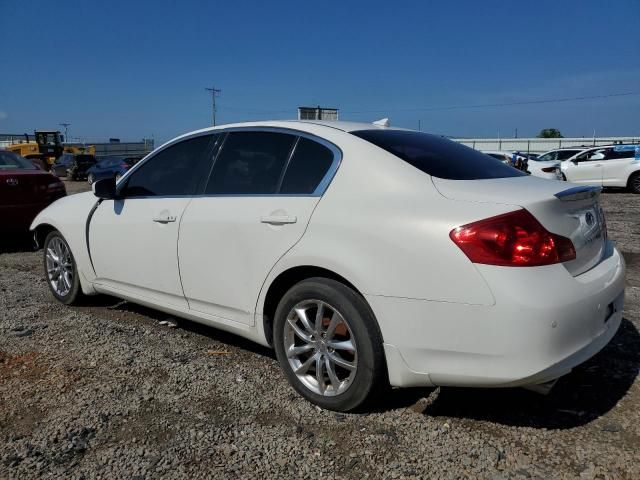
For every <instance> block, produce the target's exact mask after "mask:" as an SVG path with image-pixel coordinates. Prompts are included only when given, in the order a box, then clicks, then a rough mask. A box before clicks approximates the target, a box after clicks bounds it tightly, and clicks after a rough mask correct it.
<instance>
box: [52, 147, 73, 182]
mask: <svg viewBox="0 0 640 480" xmlns="http://www.w3.org/2000/svg"><path fill="white" fill-rule="evenodd" d="M73 157H74V155H73V153H63V154H62V155H61V156H60V157H59V158H58V159H57V160H56V161H55V163H54V164H53V165H52V166H51V172H52V173H53V174H54V175H55V176H56V177H66V176H67V170H68V169H69V167H70V166H71V164H72V163H73Z"/></svg>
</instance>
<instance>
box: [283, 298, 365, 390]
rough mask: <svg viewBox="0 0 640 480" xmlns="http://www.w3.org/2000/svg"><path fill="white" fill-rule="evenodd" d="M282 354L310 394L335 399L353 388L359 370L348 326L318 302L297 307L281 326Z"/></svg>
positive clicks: (310, 301)
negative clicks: (282, 327)
mask: <svg viewBox="0 0 640 480" xmlns="http://www.w3.org/2000/svg"><path fill="white" fill-rule="evenodd" d="M284 329H285V331H284V350H285V353H286V355H287V360H288V361H289V366H290V367H291V369H292V370H293V372H294V373H295V375H296V376H297V377H298V380H300V382H302V384H303V385H304V386H305V387H307V388H308V389H309V390H311V391H312V392H314V393H316V394H318V395H323V396H335V395H339V394H341V393H343V392H345V391H346V390H347V389H348V388H349V387H350V386H351V384H352V382H353V379H354V377H355V375H356V371H357V366H358V352H357V348H356V342H355V337H354V335H353V333H352V331H351V328H350V327H349V324H348V323H347V321H346V320H345V318H344V317H343V316H342V314H341V313H340V312H338V311H337V310H336V309H335V308H333V307H332V306H331V305H329V304H327V303H326V302H323V301H321V300H305V301H303V302H300V303H298V304H297V305H296V306H295V307H293V309H292V310H291V311H290V312H289V314H288V315H287V320H286V322H285V325H284Z"/></svg>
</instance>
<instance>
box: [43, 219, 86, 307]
mask: <svg viewBox="0 0 640 480" xmlns="http://www.w3.org/2000/svg"><path fill="white" fill-rule="evenodd" d="M44 273H45V278H46V279H47V285H49V290H51V293H52V294H53V296H54V297H55V298H56V299H57V300H58V301H60V302H62V303H64V304H67V305H71V304H74V303H77V302H78V301H79V300H80V299H81V298H82V296H83V294H82V290H81V289H80V280H79V278H78V268H77V266H76V261H75V258H74V257H73V254H72V253H71V249H70V248H69V244H68V243H67V241H66V240H65V239H64V237H63V236H62V234H61V233H60V232H58V231H57V230H54V231H53V232H50V233H49V235H47V238H45V241H44Z"/></svg>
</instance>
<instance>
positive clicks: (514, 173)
mask: <svg viewBox="0 0 640 480" xmlns="http://www.w3.org/2000/svg"><path fill="white" fill-rule="evenodd" d="M351 133H352V134H353V135H355V136H357V137H360V138H362V139H364V140H367V141H368V142H370V143H373V144H374V145H376V146H378V147H380V148H382V149H383V150H386V151H387V152H389V153H391V154H393V155H395V156H396V157H398V158H400V159H402V160H404V161H405V162H407V163H409V164H410V165H413V166H414V167H415V168H417V169H419V170H421V171H422V172H424V173H426V174H428V175H431V176H434V177H438V178H444V179H448V180H480V179H489V178H507V177H521V176H525V175H527V174H526V173H525V172H521V171H519V170H516V169H515V168H512V167H510V166H508V165H505V164H504V163H502V162H501V161H499V160H497V159H495V158H492V157H490V156H488V155H485V154H484V153H481V152H479V151H477V150H474V149H472V148H469V147H467V146H464V145H462V144H460V143H457V142H452V141H451V140H447V139H446V138H443V137H438V136H435V135H429V134H426V133H421V132H413V131H405V130H361V131H356V132H351Z"/></svg>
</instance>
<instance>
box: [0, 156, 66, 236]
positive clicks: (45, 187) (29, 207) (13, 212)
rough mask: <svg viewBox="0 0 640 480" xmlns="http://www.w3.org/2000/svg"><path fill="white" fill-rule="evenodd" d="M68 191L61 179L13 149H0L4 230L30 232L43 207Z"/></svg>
mask: <svg viewBox="0 0 640 480" xmlns="http://www.w3.org/2000/svg"><path fill="white" fill-rule="evenodd" d="M66 194H67V191H66V190H65V188H64V183H62V181H61V180H60V179H59V178H57V177H54V176H53V175H51V174H50V173H48V172H45V171H43V170H40V169H39V168H37V167H36V166H35V165H34V164H33V163H31V162H30V161H29V160H26V159H24V158H22V157H21V156H19V155H16V154H15V153H13V152H8V151H0V219H1V221H0V232H2V233H8V232H15V233H19V232H25V233H26V232H28V231H29V225H30V224H31V221H32V220H33V219H34V217H35V216H36V215H37V214H38V213H39V212H40V210H42V209H43V208H45V207H46V206H48V205H49V204H51V203H53V202H54V201H56V200H57V199H59V198H61V197H64V196H65V195H66Z"/></svg>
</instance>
